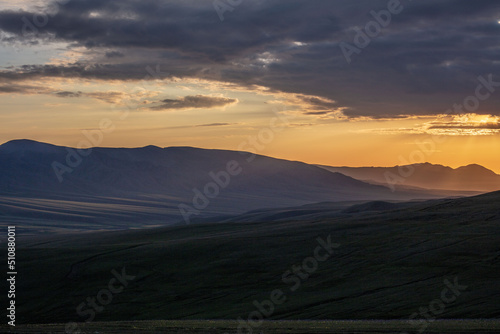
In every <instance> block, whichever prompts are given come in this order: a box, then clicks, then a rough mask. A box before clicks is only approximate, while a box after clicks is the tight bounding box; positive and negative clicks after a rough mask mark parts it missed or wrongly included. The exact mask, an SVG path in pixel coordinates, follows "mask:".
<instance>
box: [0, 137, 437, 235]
mask: <svg viewBox="0 0 500 334" xmlns="http://www.w3.org/2000/svg"><path fill="white" fill-rule="evenodd" d="M230 174H233V175H230ZM0 188H1V190H0V195H2V196H1V197H0V211H4V216H7V215H8V219H11V220H21V221H22V218H23V217H24V218H31V219H38V222H37V224H39V225H40V224H41V223H40V219H41V220H43V219H46V220H47V221H54V220H56V221H63V222H64V224H67V225H72V224H75V222H76V223H77V225H78V226H79V227H83V226H84V225H85V224H89V225H92V226H94V227H97V226H99V224H100V222H101V223H103V224H110V225H116V226H119V225H120V221H121V222H123V224H124V225H126V226H128V225H129V224H131V226H135V225H136V224H146V223H149V224H151V223H152V222H153V224H155V225H156V224H161V223H165V222H173V221H180V220H182V219H183V217H188V218H194V217H201V216H213V215H221V214H238V213H243V212H247V211H249V210H254V209H260V208H266V207H267V208H269V207H287V206H297V205H303V204H307V203H314V202H323V201H352V200H355V201H361V200H363V201H369V200H408V199H413V198H436V197H439V196H437V195H433V194H428V193H425V192H421V191H420V192H419V191H414V192H411V191H401V192H396V193H393V192H391V191H390V189H388V188H387V187H383V186H377V185H371V184H367V183H364V182H361V181H358V180H355V179H353V178H351V177H348V176H345V175H343V174H340V173H331V172H329V171H326V170H324V169H322V168H319V167H316V166H313V165H308V164H305V163H302V162H296V161H287V160H280V159H274V158H270V157H266V156H261V155H255V156H253V155H252V154H251V153H248V152H237V151H225V150H206V149H199V148H191V147H168V148H159V147H156V146H147V147H143V148H93V149H84V150H76V149H73V148H68V147H61V146H55V145H50V144H44V143H39V142H35V141H30V140H15V141H10V142H8V143H5V144H3V145H1V146H0ZM13 198H14V199H13ZM26 198H28V200H27V199H26ZM42 199H43V200H42ZM49 200H50V201H49ZM58 201H59V202H58ZM82 203H84V205H83V204H82ZM181 203H182V204H184V208H183V212H182V213H184V216H183V214H182V213H181V211H180V210H179V207H178V205H179V204H181ZM5 219H7V218H5ZM163 219H164V220H163ZM162 220H163V221H162ZM70 222H71V224H70ZM139 222H140V223H139ZM42 225H43V224H42Z"/></svg>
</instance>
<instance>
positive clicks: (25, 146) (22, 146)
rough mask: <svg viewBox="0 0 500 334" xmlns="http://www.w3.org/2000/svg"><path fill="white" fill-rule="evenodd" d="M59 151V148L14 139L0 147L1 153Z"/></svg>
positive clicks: (27, 140)
mask: <svg viewBox="0 0 500 334" xmlns="http://www.w3.org/2000/svg"><path fill="white" fill-rule="evenodd" d="M58 149H59V147H58V146H56V145H52V144H47V143H42V142H38V141H35V140H31V139H14V140H11V141H8V142H6V143H4V144H2V145H0V152H23V151H35V152H43V153H49V152H54V151H57V150H58Z"/></svg>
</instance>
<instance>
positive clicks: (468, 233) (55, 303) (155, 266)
mask: <svg viewBox="0 0 500 334" xmlns="http://www.w3.org/2000/svg"><path fill="white" fill-rule="evenodd" d="M499 201H500V192H496V193H489V194H485V195H481V196H476V197H468V198H460V199H445V200H431V201H426V202H420V203H406V204H404V205H403V203H399V204H397V205H386V204H383V203H381V202H374V203H372V204H368V205H361V206H360V205H359V204H354V205H350V206H349V205H348V206H347V208H350V209H348V210H345V208H344V209H342V211H343V213H342V214H341V215H337V216H330V217H323V218H320V216H321V215H322V214H323V213H322V212H324V210H325V209H326V208H327V207H328V206H331V208H330V209H332V210H336V209H339V208H338V207H337V208H335V207H332V205H335V204H327V203H323V204H318V205H317V206H316V208H315V207H314V206H310V207H308V210H310V212H309V214H310V215H312V216H311V217H309V218H308V217H296V216H294V215H291V216H290V217H289V218H288V219H283V217H282V216H281V217H280V218H279V219H277V220H272V219H271V218H269V217H271V216H272V214H273V213H272V212H268V213H267V217H268V218H265V217H262V220H260V221H258V220H254V221H253V222H247V223H242V222H241V221H240V220H239V218H238V217H234V218H233V219H227V220H226V222H213V223H206V224H196V225H190V226H186V225H183V226H176V227H161V228H154V229H143V230H136V231H114V232H99V233H97V232H94V233H87V234H85V235H82V234H75V235H65V236H58V235H53V236H45V237H40V236H39V237H37V238H34V237H31V238H30V237H26V238H23V242H22V244H20V245H19V249H18V260H19V263H22V270H23V275H22V276H19V277H18V282H17V286H18V289H19V291H22V294H20V295H19V297H18V304H19V308H18V314H19V319H20V320H19V321H20V322H21V323H22V322H23V321H24V320H23V319H29V321H30V322H32V323H50V322H62V321H75V322H79V321H84V320H85V319H86V318H87V316H82V315H81V314H80V315H79V314H78V312H77V308H78V306H79V305H80V304H81V303H82V302H85V300H86V298H87V297H89V296H96V294H98V293H99V292H100V291H102V290H103V289H104V288H106V287H107V284H108V282H109V281H110V279H112V278H113V277H114V276H113V273H112V270H115V271H118V272H121V270H123V268H125V272H126V273H127V274H128V275H131V276H134V278H133V279H131V280H130V282H129V284H128V285H127V286H126V287H125V288H124V289H123V291H121V292H120V293H119V294H117V295H115V296H114V297H113V300H112V302H111V303H110V304H109V305H106V306H105V308H104V310H103V311H102V312H99V313H96V319H95V320H96V321H119V320H127V321H129V320H154V319H185V320H188V319H238V318H239V317H241V318H242V319H247V318H248V316H249V314H251V312H254V311H255V310H257V309H258V308H256V306H255V305H256V304H255V303H256V301H257V302H263V301H264V300H267V299H269V298H270V294H271V292H272V291H274V290H276V289H280V290H281V291H282V292H283V293H284V296H285V297H286V300H285V301H284V302H283V303H282V304H279V305H275V310H274V312H273V313H272V314H271V315H270V316H269V317H266V319H275V320H283V319H316V320H317V319H409V318H410V317H411V316H412V314H414V313H415V312H416V313H417V315H418V314H419V313H420V312H422V311H421V310H422V308H424V309H428V308H429V305H434V306H433V307H436V300H439V298H443V297H442V296H443V294H442V293H443V292H442V291H443V290H444V289H445V288H446V287H447V286H449V285H447V284H452V283H453V282H455V283H456V282H458V283H457V284H459V285H460V287H461V288H460V291H459V292H460V293H459V294H458V293H457V296H456V298H454V299H450V298H448V297H447V300H448V301H447V302H446V303H445V304H444V309H443V310H440V312H439V314H434V313H433V314H432V316H433V317H434V318H438V319H462V318H481V319H485V318H498V317H499V316H500V313H499V310H498V307H497V305H498V297H499V296H500V286H499V285H498V284H497V283H498V280H499V279H500V276H499V275H500V248H499V244H500V243H499V241H500V240H499V235H500V209H499V206H498V203H499ZM303 209H304V208H303V207H302V208H289V211H293V210H295V211H297V210H303ZM279 210H280V211H279V212H275V213H276V214H280V213H282V211H281V210H282V209H279ZM315 210H316V211H317V213H318V215H317V216H314V211H315ZM266 219H268V220H266ZM318 238H321V240H323V241H324V242H327V240H330V241H331V243H334V244H338V247H337V246H335V248H334V250H333V252H332V254H331V257H330V258H328V259H326V260H324V261H318V263H317V264H316V265H312V264H311V263H310V261H311V260H310V259H309V260H306V259H308V258H309V257H311V256H313V255H314V254H315V253H314V252H315V249H316V248H317V247H318V245H321V243H319V241H318ZM325 249H326V248H325ZM323 254H324V252H323V253H321V255H322V256H323ZM297 266H298V267H299V268H300V267H303V268H305V267H304V266H308V268H316V269H314V270H313V269H308V271H309V273H306V272H304V271H303V270H302V273H300V271H298V272H297V271H296V270H298V269H293V268H294V267H297ZM311 266H312V267H311ZM294 270H295V272H296V275H293V274H292V272H294ZM41 272H43V273H44V274H43V275H38V274H37V273H41ZM299 275H300V276H299ZM299 277H300V279H299ZM446 282H452V283H446ZM41 287H43V288H41ZM293 287H295V289H292V288H293ZM80 313H81V312H80ZM423 317H424V316H423V315H422V314H421V313H420V315H418V317H417V319H424V318H423ZM410 324H411V323H410ZM415 324H416V325H418V321H417V322H416V323H415ZM417 329H418V327H416V328H415V331H417Z"/></svg>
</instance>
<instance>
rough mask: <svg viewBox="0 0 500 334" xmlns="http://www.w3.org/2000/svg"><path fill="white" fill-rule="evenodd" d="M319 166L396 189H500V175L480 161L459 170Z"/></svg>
mask: <svg viewBox="0 0 500 334" xmlns="http://www.w3.org/2000/svg"><path fill="white" fill-rule="evenodd" d="M318 166H319V167H322V168H324V169H326V170H329V171H332V172H336V173H342V174H344V175H347V176H350V177H352V178H355V179H358V180H363V181H365V182H368V183H372V184H386V185H387V184H393V185H394V187H395V188H396V189H401V188H405V187H406V189H408V187H418V188H426V189H441V190H468V191H479V192H489V191H496V190H499V189H500V175H498V174H496V173H495V172H493V171H492V170H489V169H487V168H485V167H483V166H480V165H477V164H471V165H467V166H462V167H459V168H455V169H454V168H451V167H447V166H442V165H434V164H430V163H422V164H413V165H403V166H394V167H333V166H323V165H318Z"/></svg>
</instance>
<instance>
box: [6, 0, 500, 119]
mask: <svg viewBox="0 0 500 334" xmlns="http://www.w3.org/2000/svg"><path fill="white" fill-rule="evenodd" d="M387 4H388V2H387V1H381V0H360V1H356V2H355V3H353V2H352V1H347V0H346V1H322V0H312V1H303V0H287V1H284V0H268V1H264V0H255V1H243V2H242V4H241V5H239V6H237V7H235V8H234V10H233V11H228V12H225V13H224V18H225V19H224V21H223V22H221V21H220V19H219V16H218V14H217V12H216V11H215V9H214V8H213V5H212V2H211V1H195V0H184V1H140V0H110V1H101V0H70V1H68V2H67V3H66V4H64V5H58V4H57V3H53V4H52V5H48V6H47V7H46V8H41V9H38V10H27V9H26V10H20V11H12V10H3V11H0V30H1V31H2V32H3V35H2V36H3V37H2V40H3V42H4V43H6V44H7V45H9V44H10V45H12V44H16V45H23V46H22V47H26V48H28V47H29V44H30V43H40V44H48V45H50V44H51V43H55V42H58V43H61V42H64V43H67V44H68V45H69V47H83V48H85V49H86V50H87V52H86V56H85V58H83V59H80V60H79V61H77V62H76V63H73V64H60V65H47V64H37V63H36V62H34V63H32V64H26V66H22V67H19V68H13V69H12V68H11V69H5V70H3V71H1V72H0V82H2V81H3V82H7V81H8V82H14V81H19V83H16V84H17V85H23V84H24V83H22V82H21V81H23V80H29V79H33V78H44V77H69V78H91V79H102V80H127V81H129V80H141V79H143V78H144V77H147V76H148V75H150V73H149V72H150V71H148V70H147V67H148V66H149V67H150V68H155V66H156V65H157V64H158V65H160V66H161V68H162V69H163V71H165V73H163V72H162V73H156V76H155V77H153V76H151V75H150V78H151V79H162V78H171V77H174V76H175V77H178V78H201V79H206V80H216V81H223V82H231V83H235V84H238V85H241V86H246V87H252V86H253V85H260V86H265V87H269V88H270V89H271V90H273V91H277V92H286V93H293V94H301V95H304V96H315V97H318V98H317V99H316V100H314V99H311V98H306V99H308V101H304V102H305V103H308V104H310V105H315V107H316V108H315V109H314V110H304V113H305V114H308V115H310V116H318V117H322V116H325V115H328V114H337V113H338V112H339V110H341V112H342V113H343V114H344V115H346V116H347V117H369V118H375V119H379V118H398V117H405V116H413V115H438V114H442V113H443V112H445V111H446V110H447V109H449V108H450V107H451V106H452V105H453V104H454V103H461V102H462V101H463V100H464V98H466V97H467V96H469V95H473V93H474V89H475V87H476V86H477V78H478V77H479V76H480V75H482V76H485V75H487V74H489V73H492V74H493V78H494V80H496V81H498V82H500V76H499V75H498V74H497V73H500V71H499V70H500V62H498V54H499V51H500V43H499V42H500V40H499V38H500V37H499V36H500V24H498V19H499V18H500V3H499V2H498V1H494V0H475V1H470V0H443V1H433V0H420V1H410V0H401V6H402V10H401V12H400V13H399V14H397V15H393V16H392V17H391V21H390V23H389V24H388V25H387V27H384V28H382V29H381V30H380V33H379V34H376V36H374V37H373V38H371V40H370V42H369V44H368V45H367V46H366V47H363V48H360V53H359V54H358V53H356V54H353V55H352V62H351V63H350V64H348V63H347V61H346V59H345V58H344V55H343V53H342V50H341V48H340V44H341V43H342V42H345V43H349V44H352V45H354V40H355V37H356V35H357V34H359V29H361V30H362V31H363V30H364V29H365V27H366V24H367V23H369V22H370V21H374V20H375V19H374V17H373V15H372V14H370V12H371V11H374V12H376V13H380V11H382V10H385V9H386V8H387ZM44 14H47V15H45V16H44ZM148 73H149V74H148ZM2 89H4V92H6V91H5V90H8V89H9V88H5V87H4V88H2ZM96 98H97V97H96ZM333 101H335V102H333ZM234 102H235V101H234V100H232V101H231V99H228V100H227V101H226V100H214V99H212V98H210V99H205V98H202V97H196V96H187V97H184V98H181V99H176V100H164V101H163V102H162V103H161V105H160V106H158V107H157V108H160V107H161V108H160V109H173V108H198V107H199V106H207V107H210V106H223V105H227V104H229V103H234ZM499 103H500V94H492V96H491V97H490V98H489V99H487V100H485V101H482V102H481V105H480V107H479V110H477V111H476V112H477V113H480V114H492V115H500V109H499V108H498V105H499Z"/></svg>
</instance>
